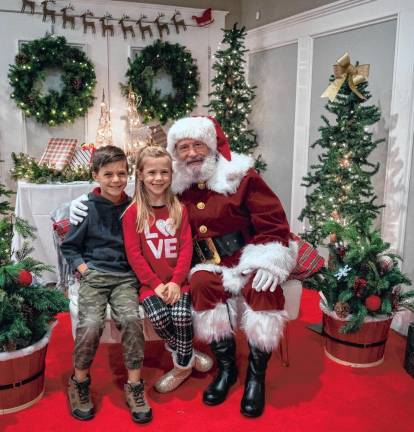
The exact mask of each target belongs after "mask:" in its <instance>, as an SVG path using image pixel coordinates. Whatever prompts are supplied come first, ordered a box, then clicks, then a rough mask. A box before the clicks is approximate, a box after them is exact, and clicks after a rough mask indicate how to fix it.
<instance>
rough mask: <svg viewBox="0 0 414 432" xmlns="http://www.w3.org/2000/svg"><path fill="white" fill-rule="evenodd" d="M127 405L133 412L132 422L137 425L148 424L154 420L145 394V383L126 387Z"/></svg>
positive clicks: (130, 384)
mask: <svg viewBox="0 0 414 432" xmlns="http://www.w3.org/2000/svg"><path fill="white" fill-rule="evenodd" d="M124 391H125V398H126V403H127V405H128V406H129V409H130V410H131V415H132V420H133V421H134V422H136V423H148V422H150V421H151V420H152V409H151V408H150V406H149V405H148V402H147V399H146V397H145V392H144V381H143V380H140V381H139V382H138V383H126V384H125V385H124Z"/></svg>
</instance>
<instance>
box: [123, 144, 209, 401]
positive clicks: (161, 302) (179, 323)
mask: <svg viewBox="0 0 414 432" xmlns="http://www.w3.org/2000/svg"><path fill="white" fill-rule="evenodd" d="M171 178H172V160H171V156H170V155H169V154H168V153H167V151H166V150H165V149H164V148H163V147H160V146H154V145H153V146H147V147H144V148H143V149H142V150H141V151H140V152H139V153H138V155H137V163H136V171H135V193H134V198H133V199H132V203H131V205H130V206H129V207H128V208H127V210H126V211H125V213H124V215H123V219H122V227H123V232H124V242H125V249H126V254H127V257H128V261H129V263H130V265H131V267H132V269H133V270H134V272H135V274H136V275H137V277H138V279H139V280H140V281H141V283H142V286H141V290H140V302H141V303H142V304H143V306H144V309H145V312H146V314H147V316H148V318H149V319H150V321H151V323H152V325H153V327H154V330H155V331H156V332H157V334H158V335H159V336H160V337H161V338H162V339H164V340H165V341H166V348H167V349H168V350H169V351H170V352H171V353H172V358H173V363H174V367H173V369H171V370H170V371H169V372H168V373H167V374H165V375H164V376H162V377H161V378H160V379H159V380H158V381H157V382H156V383H155V385H154V387H155V389H156V390H157V391H158V392H161V393H166V392H169V391H172V390H174V389H176V388H177V387H178V386H179V385H180V384H181V383H182V382H183V381H184V380H185V379H186V378H188V377H189V376H190V374H191V371H192V368H193V367H194V368H195V369H196V370H198V371H200V372H207V371H208V370H209V369H210V368H211V367H212V360H211V359H210V358H209V357H208V356H206V355H205V354H202V353H200V352H198V351H195V350H193V344H192V340H193V326H192V319H191V300H190V293H189V285H188V282H187V279H186V278H187V274H188V272H189V269H190V265H191V257H192V236H191V228H190V225H189V222H188V216H187V211H186V209H185V207H184V206H182V204H181V203H180V202H179V201H178V199H177V198H176V197H175V196H174V194H173V193H172V191H171V188H170V186H171Z"/></svg>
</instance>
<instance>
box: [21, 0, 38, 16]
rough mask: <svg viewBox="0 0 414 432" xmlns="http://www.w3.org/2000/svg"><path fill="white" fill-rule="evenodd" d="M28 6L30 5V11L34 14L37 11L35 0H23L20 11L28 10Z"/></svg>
mask: <svg viewBox="0 0 414 432" xmlns="http://www.w3.org/2000/svg"><path fill="white" fill-rule="evenodd" d="M26 6H29V8H30V13H31V14H32V15H33V14H34V11H35V2H34V1H31V0H23V1H22V10H21V11H20V12H24V11H25V10H26Z"/></svg>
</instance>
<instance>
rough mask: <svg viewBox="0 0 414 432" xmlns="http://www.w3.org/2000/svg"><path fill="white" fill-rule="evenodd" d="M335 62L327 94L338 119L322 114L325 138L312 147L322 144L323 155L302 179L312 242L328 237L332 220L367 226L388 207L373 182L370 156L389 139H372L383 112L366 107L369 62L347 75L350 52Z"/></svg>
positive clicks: (328, 106) (303, 218) (308, 237)
mask: <svg viewBox="0 0 414 432" xmlns="http://www.w3.org/2000/svg"><path fill="white" fill-rule="evenodd" d="M340 62H343V63H344V62H345V66H343V67H342V66H340ZM336 66H337V68H336V69H335V73H336V74H337V76H338V78H335V77H332V78H331V85H330V87H328V89H327V91H326V92H325V93H324V95H326V96H328V97H329V98H330V99H329V101H328V103H327V104H326V109H327V111H328V112H330V113H331V114H333V115H334V117H335V118H334V120H333V121H330V120H328V118H327V117H326V116H324V115H323V116H322V120H323V123H324V125H323V126H321V127H320V128H319V132H320V134H321V136H320V138H319V139H318V140H317V141H316V142H315V143H314V144H312V148H315V147H320V148H321V149H322V153H321V154H320V155H319V156H318V161H317V162H316V163H315V164H313V165H311V171H310V172H309V173H308V175H307V176H305V177H304V179H303V180H304V183H303V186H306V187H307V188H308V191H309V192H308V194H307V195H306V206H305V208H304V209H303V210H302V212H301V214H300V216H299V219H300V220H301V221H306V231H305V233H304V234H303V235H302V236H303V238H305V239H306V240H308V241H309V242H310V243H312V244H313V245H318V244H320V243H321V242H322V241H323V233H322V226H323V224H324V223H325V222H326V221H327V220H334V221H337V222H339V223H340V224H342V225H345V226H346V225H352V226H354V227H355V228H356V229H361V230H362V229H363V226H364V224H365V222H366V221H367V220H374V219H375V217H376V216H377V215H378V213H379V209H380V208H381V207H383V206H381V205H378V204H376V202H375V200H376V198H377V196H376V194H375V192H374V189H373V186H372V183H371V179H372V176H374V175H375V174H376V173H377V172H378V169H379V163H377V164H373V163H372V162H370V161H369V160H368V158H369V155H370V154H371V152H372V151H373V150H374V149H375V148H376V147H377V145H378V144H380V143H382V142H383V141H384V140H383V139H379V140H373V134H372V132H370V131H369V126H371V125H373V124H374V123H376V122H377V121H378V120H379V118H380V111H379V109H378V108H377V107H376V106H374V105H365V102H366V101H368V100H369V99H370V97H371V95H370V93H369V92H368V90H367V86H368V82H367V81H366V79H365V78H366V77H367V75H368V65H361V66H358V65H357V66H356V67H353V69H352V73H347V72H346V70H347V67H348V66H349V56H348V57H347V58H346V60H344V59H343V58H341V59H339V60H338V65H336ZM351 66H352V65H351ZM344 76H345V77H346V79H344ZM354 81H355V83H354ZM341 82H342V85H341V86H340V88H339V85H340V83H341ZM356 83H357V84H356ZM338 88H339V91H338ZM337 91H338V92H337ZM336 92H337V93H336ZM324 95H323V96H324Z"/></svg>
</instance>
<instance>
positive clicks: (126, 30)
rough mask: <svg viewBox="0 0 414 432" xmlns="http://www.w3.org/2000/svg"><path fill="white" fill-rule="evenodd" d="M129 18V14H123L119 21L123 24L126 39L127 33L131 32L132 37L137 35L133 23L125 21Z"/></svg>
mask: <svg viewBox="0 0 414 432" xmlns="http://www.w3.org/2000/svg"><path fill="white" fill-rule="evenodd" d="M127 19H129V16H128V15H125V14H123V15H122V18H121V19H120V20H119V21H118V23H119V24H120V25H121V28H122V33H123V34H124V39H126V38H127V33H128V32H129V33H131V36H132V37H135V32H134V27H132V25H125V23H124V21H125V20H127Z"/></svg>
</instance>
